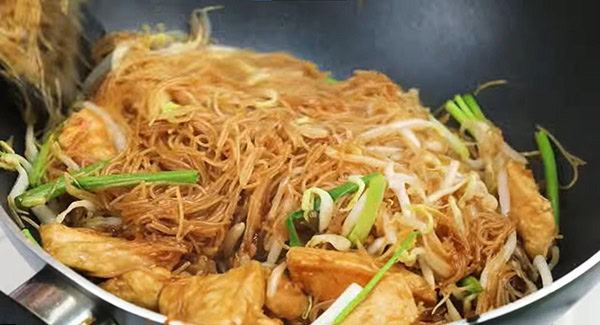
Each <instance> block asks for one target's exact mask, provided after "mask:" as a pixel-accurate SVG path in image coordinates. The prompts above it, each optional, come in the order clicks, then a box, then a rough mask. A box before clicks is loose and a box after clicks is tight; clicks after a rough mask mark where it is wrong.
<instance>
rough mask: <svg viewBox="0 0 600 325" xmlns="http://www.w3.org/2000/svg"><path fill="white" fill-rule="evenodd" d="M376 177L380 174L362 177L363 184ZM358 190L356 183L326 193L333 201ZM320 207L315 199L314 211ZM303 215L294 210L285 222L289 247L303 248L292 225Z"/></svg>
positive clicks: (346, 184) (301, 212) (349, 183)
mask: <svg viewBox="0 0 600 325" xmlns="http://www.w3.org/2000/svg"><path fill="white" fill-rule="evenodd" d="M377 175H379V176H381V174H379V173H374V174H369V175H366V176H363V177H362V180H363V181H364V182H365V184H367V185H368V184H369V182H370V181H371V179H373V178H374V177H376V176H377ZM358 188H359V186H358V185H357V184H356V183H354V182H347V183H344V184H342V185H340V186H337V187H334V188H332V189H331V190H329V191H327V193H329V195H330V196H331V198H332V199H333V200H334V201H335V200H337V199H339V198H340V197H342V196H345V195H347V194H351V193H354V192H356V191H357V190H358ZM320 205H321V200H320V199H318V198H317V199H315V206H314V209H315V210H316V211H318V210H319V206H320ZM303 215H304V213H303V211H302V210H296V211H294V212H292V213H291V214H290V215H289V216H288V217H287V218H286V220H285V225H286V228H287V231H288V235H289V245H290V246H291V247H295V246H303V245H302V241H301V240H300V236H298V232H297V231H296V227H295V225H294V221H296V220H301V219H304V218H303Z"/></svg>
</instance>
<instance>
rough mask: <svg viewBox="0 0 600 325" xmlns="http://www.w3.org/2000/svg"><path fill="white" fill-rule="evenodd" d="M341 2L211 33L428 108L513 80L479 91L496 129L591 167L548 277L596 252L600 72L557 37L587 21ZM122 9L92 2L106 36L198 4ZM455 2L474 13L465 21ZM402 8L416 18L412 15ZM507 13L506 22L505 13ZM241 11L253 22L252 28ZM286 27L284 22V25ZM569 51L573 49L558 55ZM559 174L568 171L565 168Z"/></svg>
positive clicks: (238, 15) (15, 123) (6, 127)
mask: <svg viewBox="0 0 600 325" xmlns="http://www.w3.org/2000/svg"><path fill="white" fill-rule="evenodd" d="M340 3H341V4H338V3H327V4H323V3H320V4H309V5H307V6H296V5H291V4H276V6H272V7H269V6H263V7H257V4H247V3H245V4H244V3H239V5H236V6H228V8H227V15H225V14H223V13H218V12H217V13H215V15H214V19H213V26H216V27H215V29H214V35H215V37H216V38H217V39H219V40H220V41H222V42H223V43H227V44H240V45H241V46H248V47H253V48H256V49H258V50H270V49H280V50H285V51H289V52H291V53H293V54H295V55H298V56H300V57H302V58H304V59H308V60H311V61H314V62H316V63H317V64H319V66H320V67H321V69H325V70H332V71H333V73H334V75H336V76H340V77H345V76H347V75H348V73H349V71H350V70H352V69H354V68H358V67H362V68H372V69H375V70H380V71H382V72H384V73H386V74H388V75H389V76H390V77H391V78H392V79H393V80H395V81H396V82H398V83H400V84H403V85H407V86H411V87H413V86H414V87H418V88H420V89H422V91H421V98H422V100H423V101H424V102H425V104H426V105H429V106H431V107H435V106H436V105H439V104H441V103H442V100H443V98H447V97H450V95H451V94H453V93H455V92H457V91H461V90H462V89H466V88H469V87H472V86H474V85H475V84H476V83H478V82H480V81H482V80H488V79H495V78H499V77H502V78H505V79H508V80H509V81H510V84H509V85H508V86H506V87H503V88H498V89H495V90H493V91H490V92H488V93H485V94H482V96H481V102H482V104H483V106H485V107H486V113H488V115H489V116H490V119H492V120H493V121H495V122H496V123H497V124H498V125H499V126H500V127H501V128H502V129H503V131H504V135H505V137H506V138H507V140H508V142H510V143H511V144H513V146H514V147H515V148H517V149H519V150H522V151H526V150H532V149H533V148H534V142H533V137H532V130H533V125H534V124H535V123H539V124H542V125H544V126H547V127H549V128H551V129H552V130H553V131H554V133H555V134H556V135H557V136H558V137H559V138H560V139H561V140H562V141H563V144H565V145H566V146H567V147H568V148H569V149H570V150H572V151H573V152H576V153H579V154H580V155H581V156H582V158H584V159H585V160H587V161H588V166H587V167H585V168H584V169H583V170H582V172H581V175H580V177H581V178H580V182H579V183H578V186H577V187H575V188H574V189H573V190H571V191H569V192H564V193H563V195H562V198H563V199H562V202H561V203H562V211H561V214H562V218H561V228H560V232H561V234H563V235H564V237H565V239H563V240H561V241H560V242H559V243H560V247H561V263H559V265H558V266H557V269H556V270H555V277H559V276H561V275H563V274H565V273H567V272H568V271H570V270H571V269H573V268H574V267H575V266H577V265H579V264H581V263H582V262H583V261H585V260H586V259H587V258H588V257H590V256H591V255H592V254H593V253H595V252H596V251H597V250H598V249H600V239H599V238H598V236H595V234H594V231H595V230H596V229H598V226H600V220H599V219H598V218H594V211H595V209H594V207H595V204H594V203H595V202H594V196H595V192H594V191H593V190H594V188H593V186H594V185H595V184H597V182H596V180H598V178H599V177H598V172H596V171H595V169H594V166H595V165H596V163H597V160H598V159H597V156H596V154H595V152H594V150H593V148H595V147H596V146H597V145H598V144H599V143H598V140H596V137H595V136H594V133H593V131H595V129H594V121H593V119H592V118H585V117H586V116H593V115H592V113H591V112H592V109H593V94H592V89H591V87H590V86H589V85H590V84H592V83H593V81H594V80H597V79H593V78H594V77H595V78H597V75H598V74H597V72H598V71H597V70H598V67H597V65H594V64H591V59H588V58H591V57H593V55H592V54H591V53H590V52H588V51H587V50H588V49H587V48H585V46H583V45H575V46H572V45H573V44H585V43H583V42H582V43H577V42H576V41H575V40H573V38H568V37H565V36H566V35H567V34H566V33H567V31H563V30H568V33H569V35H572V34H571V33H573V35H576V34H584V32H585V27H586V26H584V25H582V24H580V23H578V22H576V21H568V20H565V19H564V18H563V19H558V16H559V14H560V13H561V12H560V11H561V10H563V9H565V8H544V9H543V10H541V8H537V7H536V8H535V9H536V10H534V9H533V8H529V7H527V6H528V5H522V7H521V6H517V5H515V4H516V2H514V3H512V4H508V3H507V4H495V5H494V6H495V7H487V6H484V5H481V4H473V3H467V2H465V3H453V4H444V3H434V4H420V5H410V6H417V7H416V8H406V7H404V6H408V5H405V4H402V5H401V4H393V5H392V6H393V10H389V9H386V8H384V6H379V5H377V4H375V3H373V4H371V3H370V2H367V3H366V4H365V5H364V6H363V7H361V8H360V9H359V7H358V4H357V3H356V4H355V5H356V6H352V5H348V4H344V3H343V2H340ZM136 4H137V5H136ZM127 5H133V6H136V9H135V10H132V11H129V12H136V13H139V15H137V17H144V18H137V19H139V21H133V20H131V19H124V18H122V19H123V20H122V21H118V19H119V18H118V17H119V13H115V12H110V11H107V10H108V8H109V7H108V6H109V5H108V4H100V3H99V2H92V3H91V7H90V8H91V11H92V12H97V15H95V16H96V17H97V18H98V19H99V20H100V21H104V18H106V20H105V25H106V26H107V28H108V29H123V28H125V27H129V28H133V27H137V26H139V24H141V23H158V22H163V23H166V24H167V25H168V26H171V25H170V24H169V21H173V22H174V25H177V24H180V23H181V21H183V20H181V18H180V16H179V15H184V14H186V13H187V12H189V11H190V10H191V9H193V7H194V6H196V4H192V3H191V2H189V3H188V2H182V1H180V2H173V3H172V4H170V5H169V6H168V7H164V8H162V7H161V9H164V10H160V13H161V14H160V15H159V16H156V15H153V14H152V12H153V11H151V12H147V13H148V15H145V14H144V13H143V12H145V10H150V9H143V8H146V7H148V8H151V7H152V5H153V4H152V3H150V4H147V3H144V4H142V2H136V1H132V2H128V4H127ZM461 6H463V7H464V6H468V7H469V8H471V9H473V10H474V12H473V13H471V14H466V13H465V11H466V10H460V9H461ZM490 6H491V5H490ZM465 8H466V7H465ZM569 10H577V8H570V9H569ZM119 12H128V10H127V8H123V9H120V11H119ZM407 12H413V13H414V12H417V13H419V14H418V15H416V17H415V15H409V14H407ZM447 13H452V18H447V20H444V19H439V20H438V19H433V18H435V17H442V16H444V15H446V14H447ZM509 13H510V16H511V18H510V19H508V18H506V15H509ZM581 13H583V10H582V11H581ZM103 15H105V16H103ZM248 15H251V16H253V17H254V19H253V20H250V21H248V19H247V17H248ZM145 17H149V20H150V21H148V19H145ZM282 17H283V18H282ZM348 17H352V18H353V19H349V18H348ZM552 18H555V20H554V21H553V20H552ZM152 19H155V20H152ZM283 20H284V21H285V22H286V24H282V21H283ZM556 21H558V22H559V24H561V27H565V28H557V29H559V30H552V32H550V30H551V28H550V26H551V23H552V22H556ZM175 22H177V23H175ZM359 22H360V23H359ZM410 22H414V24H411V23H410ZM419 23H420V24H419ZM365 24H366V25H367V26H368V27H365ZM429 24H432V25H433V26H428V25H429ZM239 26H245V27H244V28H240V27H239ZM484 27H485V28H484ZM574 30H575V31H577V30H579V31H581V33H574ZM517 31H518V32H517ZM563 33H564V34H563ZM248 34H250V35H248ZM291 40H293V41H291ZM566 48H571V49H574V51H565V50H558V49H566ZM586 63H587V64H586ZM593 69H596V71H591V70H593ZM584 72H587V73H584ZM594 73H595V74H594ZM586 76H587V77H586ZM3 98H5V97H3ZM4 112H6V110H5V111H4ZM4 116H6V118H5V117H4ZM2 123H3V125H2V126H3V127H2V129H1V130H0V132H1V134H0V135H1V138H7V137H8V136H10V135H17V138H16V140H17V143H21V141H22V139H21V138H19V136H21V135H22V134H24V128H23V127H22V126H21V125H20V124H19V123H20V117H18V116H16V115H15V114H6V113H3V118H2ZM19 140H21V141H19ZM19 149H22V148H18V149H17V150H19ZM538 167H539V166H538ZM538 170H539V169H538ZM563 170H564V171H565V172H568V168H563V169H562V170H561V171H563ZM1 177H2V187H1V190H2V193H0V195H1V196H2V197H5V196H6V192H8V190H9V188H10V184H12V180H11V179H10V177H9V176H7V175H6V174H4V173H3V174H2V175H1Z"/></svg>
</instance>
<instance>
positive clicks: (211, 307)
mask: <svg viewBox="0 0 600 325" xmlns="http://www.w3.org/2000/svg"><path fill="white" fill-rule="evenodd" d="M265 287H266V280H265V272H264V271H263V270H262V267H261V266H260V263H258V262H256V261H251V262H249V263H248V264H246V265H244V266H240V267H238V268H235V269H232V270H230V271H228V272H227V273H224V274H211V275H207V276H193V277H189V278H184V279H181V280H177V281H175V282H173V283H171V284H168V285H167V286H166V287H165V288H164V289H163V291H162V293H161V294H160V298H159V300H158V306H159V310H160V312H161V313H162V314H165V315H166V316H167V317H168V318H169V319H172V320H178V321H183V322H190V323H194V324H206V325H221V324H222V325H234V324H235V325H241V324H261V323H264V324H265V325H266V324H277V322H276V321H272V320H269V319H267V317H266V316H265V315H264V314H263V312H262V308H263V305H264V303H265Z"/></svg>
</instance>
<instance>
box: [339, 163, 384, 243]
mask: <svg viewBox="0 0 600 325" xmlns="http://www.w3.org/2000/svg"><path fill="white" fill-rule="evenodd" d="M386 187H387V184H386V181H385V177H383V175H381V174H377V175H376V176H375V177H373V178H372V179H371V181H370V182H369V186H368V187H367V190H366V192H365V195H366V197H367V198H366V201H365V206H364V208H363V209H362V211H361V212H360V215H359V216H358V220H357V222H356V226H354V229H352V232H350V235H348V239H350V242H352V243H356V242H357V241H359V242H361V243H364V241H365V240H366V239H367V236H369V232H371V228H372V227H373V224H374V223H375V219H376V218H377V213H378V211H379V206H380V205H381V202H383V194H384V193H385V189H386Z"/></svg>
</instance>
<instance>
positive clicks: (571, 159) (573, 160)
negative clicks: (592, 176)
mask: <svg viewBox="0 0 600 325" xmlns="http://www.w3.org/2000/svg"><path fill="white" fill-rule="evenodd" d="M537 129H538V130H540V131H543V132H544V133H546V136H547V137H548V139H549V140H551V141H552V143H553V144H554V146H556V148H558V151H559V152H560V153H561V154H562V155H563V156H564V157H565V159H566V160H567V162H568V163H569V165H571V169H572V170H573V177H572V178H571V181H570V182H569V183H568V184H567V185H560V186H559V187H560V189H562V190H568V189H570V188H571V187H573V185H575V183H577V179H578V178H579V166H583V165H585V164H586V162H585V161H584V160H583V159H581V158H579V157H577V156H575V155H574V154H572V153H570V152H568V151H567V149H565V147H563V145H562V144H561V143H560V142H559V141H558V139H556V138H555V137H554V136H553V135H552V133H550V132H549V131H548V130H546V129H544V128H543V127H541V126H539V125H538V126H537Z"/></svg>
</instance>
